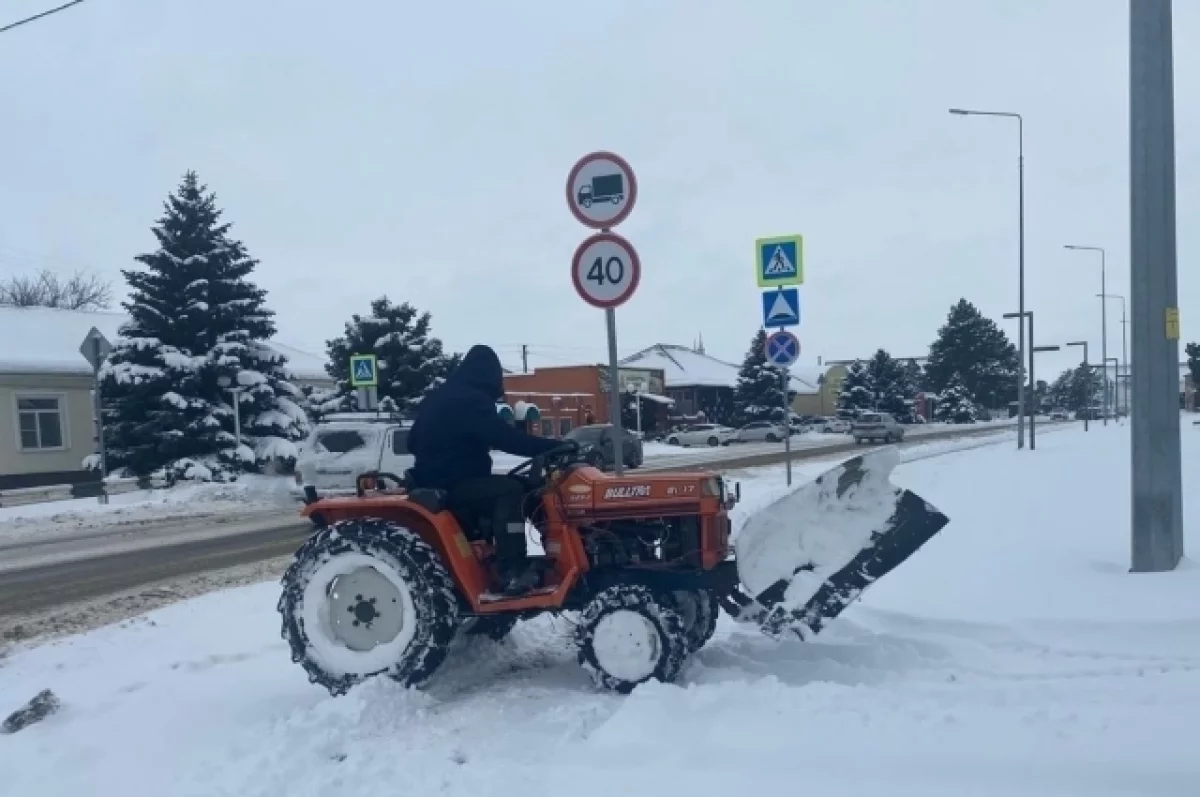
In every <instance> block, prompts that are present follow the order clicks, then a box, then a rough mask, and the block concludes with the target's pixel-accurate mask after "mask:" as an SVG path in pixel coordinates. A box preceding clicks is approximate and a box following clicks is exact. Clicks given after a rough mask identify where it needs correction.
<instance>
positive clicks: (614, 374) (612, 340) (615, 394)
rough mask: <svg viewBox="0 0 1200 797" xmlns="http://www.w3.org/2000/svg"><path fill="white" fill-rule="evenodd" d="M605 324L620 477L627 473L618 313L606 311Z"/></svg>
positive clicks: (616, 466) (615, 467) (610, 407)
mask: <svg viewBox="0 0 1200 797" xmlns="http://www.w3.org/2000/svg"><path fill="white" fill-rule="evenodd" d="M604 322H605V324H606V325H607V326H608V367H609V370H610V371H611V373H610V374H609V378H608V393H609V395H608V402H609V403H608V412H609V415H611V416H612V417H611V418H610V421H611V422H612V427H613V470H614V472H615V473H616V474H617V475H618V476H620V475H622V474H623V473H624V472H625V460H624V459H623V458H622V452H621V448H622V443H623V442H624V441H623V440H622V439H621V366H620V365H619V364H618V363H617V313H616V311H615V310H613V309H612V308H611V307H610V308H608V309H607V310H605V311H604Z"/></svg>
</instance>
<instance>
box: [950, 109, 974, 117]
mask: <svg viewBox="0 0 1200 797" xmlns="http://www.w3.org/2000/svg"><path fill="white" fill-rule="evenodd" d="M950 113H952V114H955V115H956V116H967V115H968V114H970V113H971V112H970V111H964V110H963V109H962V108H951V109H950Z"/></svg>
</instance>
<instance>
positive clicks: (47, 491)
mask: <svg viewBox="0 0 1200 797" xmlns="http://www.w3.org/2000/svg"><path fill="white" fill-rule="evenodd" d="M166 484H167V483H166V481H163V480H158V479H109V480H108V481H106V482H100V481H94V482H82V483H80V484H49V485H46V486H45V487H22V488H20V489H18V490H4V491H0V507H10V506H24V505H26V504H41V503H45V502H47V501H66V500H69V499H71V498H99V497H100V496H103V495H121V494H123V493H132V492H134V491H135V490H148V489H153V488H157V487H165V486H166Z"/></svg>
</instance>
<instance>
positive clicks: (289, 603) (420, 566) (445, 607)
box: [276, 518, 459, 697]
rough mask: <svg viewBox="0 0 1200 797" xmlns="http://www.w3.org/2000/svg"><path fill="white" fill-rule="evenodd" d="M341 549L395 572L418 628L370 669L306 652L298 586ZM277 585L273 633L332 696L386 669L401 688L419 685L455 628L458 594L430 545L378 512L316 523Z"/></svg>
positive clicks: (446, 647)
mask: <svg viewBox="0 0 1200 797" xmlns="http://www.w3.org/2000/svg"><path fill="white" fill-rule="evenodd" d="M348 553H359V554H365V555H367V556H370V557H372V558H377V559H379V560H380V561H381V562H382V563H384V564H386V565H387V566H388V567H390V568H391V569H393V570H395V571H396V573H397V574H398V575H399V576H400V577H401V578H402V579H403V580H404V582H405V583H406V584H407V586H408V589H409V591H410V593H411V595H412V600H413V604H414V608H415V609H416V614H417V617H416V618H414V622H416V623H417V624H418V628H417V631H416V634H415V636H414V637H413V640H412V642H411V643H410V645H409V647H408V648H407V650H405V652H404V654H403V655H402V657H401V660H400V661H397V662H394V663H392V664H391V665H390V666H388V667H386V668H384V669H382V670H380V671H377V672H371V673H346V674H342V675H335V674H333V673H329V672H327V671H325V670H324V669H323V668H322V667H321V665H320V664H319V663H318V662H317V661H314V660H313V658H312V656H311V655H309V654H310V642H309V637H308V634H307V633H306V631H305V628H304V619H303V602H304V591H305V588H306V587H307V585H308V583H309V579H310V578H311V577H312V576H313V575H314V574H315V573H316V571H317V570H318V569H319V568H320V567H321V566H322V565H324V564H325V563H326V562H328V561H329V560H330V559H332V558H334V557H336V556H339V555H342V554H348ZM280 584H281V585H282V586H283V591H282V594H281V595H280V596H279V602H278V605H277V606H276V609H277V610H278V611H279V613H280V615H281V616H282V620H283V622H282V629H281V636H282V637H283V638H284V640H286V641H287V643H288V646H289V647H290V648H291V655H292V661H294V662H296V663H298V664H299V665H300V666H301V667H303V668H304V670H305V672H307V673H308V680H309V681H310V682H312V683H316V684H320V685H321V686H323V687H325V688H326V689H327V690H329V693H330V694H331V695H334V696H335V697H336V696H338V695H344V694H345V693H346V692H348V691H349V690H350V689H351V688H352V687H354V686H355V685H357V684H358V683H361V682H362V681H365V680H367V679H368V678H371V677H374V676H376V675H387V676H388V677H389V678H391V679H392V680H394V681H396V682H398V683H401V684H403V685H405V686H420V685H421V684H423V683H424V682H425V681H427V680H428V679H429V677H430V676H432V675H433V673H434V672H435V671H436V670H437V669H438V667H439V666H441V664H442V662H443V661H444V660H445V658H446V653H447V652H448V650H449V647H450V643H451V642H452V641H453V640H454V637H455V635H456V633H457V630H458V625H459V599H458V592H457V590H456V588H455V584H454V580H453V579H452V578H451V576H450V573H449V571H448V570H447V569H446V566H445V564H444V563H443V562H442V560H441V557H440V556H439V555H438V553H437V551H436V550H434V548H433V547H432V546H431V545H429V544H428V543H426V542H425V541H424V540H423V539H421V537H420V536H418V535H417V534H416V533H415V532H413V531H411V530H410V529H408V528H406V527H405V526H403V525H400V524H398V523H393V522H390V521H386V520H381V519H379V518H359V519H352V520H343V521H339V522H337V523H333V524H330V525H328V526H325V527H323V528H321V529H320V530H319V531H317V532H316V533H315V534H313V535H312V536H311V537H309V538H308V539H307V540H306V541H305V542H304V544H303V545H301V546H300V549H299V550H298V551H296V554H295V556H294V557H293V559H292V563H291V564H290V565H289V566H288V568H287V570H286V571H285V572H284V574H283V576H282V578H281V579H280Z"/></svg>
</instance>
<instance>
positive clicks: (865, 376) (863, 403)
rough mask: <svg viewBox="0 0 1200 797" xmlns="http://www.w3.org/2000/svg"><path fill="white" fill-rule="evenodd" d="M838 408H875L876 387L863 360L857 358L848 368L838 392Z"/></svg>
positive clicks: (850, 409) (849, 409)
mask: <svg viewBox="0 0 1200 797" xmlns="http://www.w3.org/2000/svg"><path fill="white" fill-rule="evenodd" d="M837 408H838V410H848V411H861V410H872V409H875V389H874V385H873V383H872V381H871V374H870V372H869V371H868V370H867V367H866V366H865V365H864V364H863V363H862V361H861V360H855V361H854V362H853V363H851V364H850V367H849V368H848V369H846V378H845V379H843V380H842V387H841V390H840V391H839V392H838V402H837Z"/></svg>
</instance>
